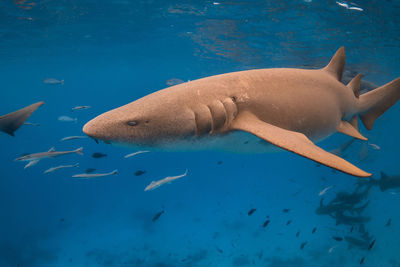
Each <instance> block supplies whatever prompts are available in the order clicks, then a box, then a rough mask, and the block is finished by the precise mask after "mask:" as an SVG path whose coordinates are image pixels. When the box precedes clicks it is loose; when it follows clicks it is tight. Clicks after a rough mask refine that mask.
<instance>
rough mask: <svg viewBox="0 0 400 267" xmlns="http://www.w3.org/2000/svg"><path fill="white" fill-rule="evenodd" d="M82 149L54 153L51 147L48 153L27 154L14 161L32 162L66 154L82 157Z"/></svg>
mask: <svg viewBox="0 0 400 267" xmlns="http://www.w3.org/2000/svg"><path fill="white" fill-rule="evenodd" d="M82 150H83V148H82V147H80V148H77V149H75V150H71V151H55V150H54V147H52V148H51V149H50V150H49V151H47V152H39V153H34V154H28V155H25V156H22V157H19V158H17V159H15V161H34V160H40V159H43V158H54V157H58V156H62V155H68V154H73V153H76V154H79V155H83V153H82Z"/></svg>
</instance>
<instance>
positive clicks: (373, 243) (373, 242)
mask: <svg viewBox="0 0 400 267" xmlns="http://www.w3.org/2000/svg"><path fill="white" fill-rule="evenodd" d="M375 241H376V239H374V240H372V242H371V243H370V244H369V246H368V250H371V249H372V248H373V247H374V245H375Z"/></svg>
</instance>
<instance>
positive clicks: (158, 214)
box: [151, 210, 164, 222]
mask: <svg viewBox="0 0 400 267" xmlns="http://www.w3.org/2000/svg"><path fill="white" fill-rule="evenodd" d="M163 213H164V210H162V211H160V212H157V214H156V215H154V217H153V219H151V220H152V221H153V222H155V221H157V220H158V219H159V218H160V216H161V215H162V214H163Z"/></svg>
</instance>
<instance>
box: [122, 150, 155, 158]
mask: <svg viewBox="0 0 400 267" xmlns="http://www.w3.org/2000/svg"><path fill="white" fill-rule="evenodd" d="M148 152H150V151H148V150H142V151H137V152H133V153H131V154H128V155H125V156H124V158H126V159H127V158H130V157H133V156H136V155H139V154H143V153H148Z"/></svg>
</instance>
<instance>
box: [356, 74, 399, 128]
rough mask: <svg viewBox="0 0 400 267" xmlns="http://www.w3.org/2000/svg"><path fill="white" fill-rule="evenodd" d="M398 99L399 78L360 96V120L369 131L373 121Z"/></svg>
mask: <svg viewBox="0 0 400 267" xmlns="http://www.w3.org/2000/svg"><path fill="white" fill-rule="evenodd" d="M399 98H400V78H397V79H396V80H393V81H391V82H390V83H387V84H385V85H383V86H381V87H379V88H376V89H375V90H372V91H370V92H368V93H365V94H362V95H361V96H360V118H361V121H362V122H363V124H364V126H365V128H367V129H368V130H371V129H372V127H373V125H374V122H375V120H376V119H377V118H378V117H379V116H381V115H382V114H383V113H385V111H386V110H388V109H389V108H390V107H391V106H393V105H394V104H396V102H397V100H399Z"/></svg>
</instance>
